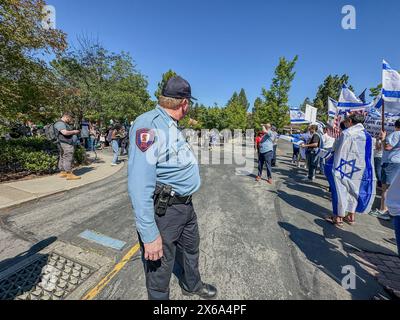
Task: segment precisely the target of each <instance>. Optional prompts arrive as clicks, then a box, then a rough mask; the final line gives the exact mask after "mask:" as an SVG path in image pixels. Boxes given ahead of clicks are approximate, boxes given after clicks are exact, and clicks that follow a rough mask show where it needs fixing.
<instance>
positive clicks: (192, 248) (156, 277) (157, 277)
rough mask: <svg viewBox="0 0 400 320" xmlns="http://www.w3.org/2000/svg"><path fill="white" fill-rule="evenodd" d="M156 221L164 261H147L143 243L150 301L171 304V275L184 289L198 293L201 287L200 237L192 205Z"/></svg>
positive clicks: (176, 208)
mask: <svg viewBox="0 0 400 320" xmlns="http://www.w3.org/2000/svg"><path fill="white" fill-rule="evenodd" d="M155 217H156V223H157V227H158V229H159V231H160V234H161V238H162V241H163V251H164V257H163V258H162V259H161V260H159V261H155V262H154V261H145V260H144V248H143V243H142V241H141V240H140V244H141V246H142V259H143V263H144V269H145V275H146V287H147V292H148V296H149V300H169V291H170V289H169V284H170V280H171V275H172V272H174V274H175V275H176V276H177V277H178V279H179V283H180V285H181V286H182V287H183V289H185V290H186V291H189V292H195V291H198V290H199V289H201V286H202V282H201V277H200V272H199V245H200V236H199V228H198V224H197V215H196V213H195V211H194V208H193V204H192V203H190V204H188V205H185V204H180V205H173V206H171V207H169V208H168V210H167V213H166V214H165V216H163V217H159V216H157V215H156V216H155ZM139 238H140V237H139Z"/></svg>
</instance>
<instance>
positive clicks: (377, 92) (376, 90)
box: [369, 84, 382, 98]
mask: <svg viewBox="0 0 400 320" xmlns="http://www.w3.org/2000/svg"><path fill="white" fill-rule="evenodd" d="M369 91H371V94H370V95H369V96H370V97H373V98H376V97H377V96H379V95H380V93H381V91H382V84H380V85H378V86H377V87H375V88H371V89H369Z"/></svg>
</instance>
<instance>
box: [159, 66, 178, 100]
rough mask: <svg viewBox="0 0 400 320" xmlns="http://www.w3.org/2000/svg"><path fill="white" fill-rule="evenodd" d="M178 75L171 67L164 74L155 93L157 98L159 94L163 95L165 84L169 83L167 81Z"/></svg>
mask: <svg viewBox="0 0 400 320" xmlns="http://www.w3.org/2000/svg"><path fill="white" fill-rule="evenodd" d="M176 76H178V74H177V73H176V72H175V71H173V70H171V69H170V70H168V71H167V72H165V73H164V74H163V75H162V80H161V82H159V83H158V88H157V91H156V92H155V93H154V95H155V96H156V98H157V100H158V98H159V96H160V95H161V92H162V89H163V88H164V85H165V84H166V83H167V81H168V80H169V79H171V78H172V77H176Z"/></svg>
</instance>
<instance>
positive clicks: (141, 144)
mask: <svg viewBox="0 0 400 320" xmlns="http://www.w3.org/2000/svg"><path fill="white" fill-rule="evenodd" d="M154 142H155V134H154V131H153V130H151V129H139V130H137V131H136V145H137V147H138V148H139V149H140V151H142V152H146V151H147V150H149V148H150V147H151V146H152V145H153V144H154Z"/></svg>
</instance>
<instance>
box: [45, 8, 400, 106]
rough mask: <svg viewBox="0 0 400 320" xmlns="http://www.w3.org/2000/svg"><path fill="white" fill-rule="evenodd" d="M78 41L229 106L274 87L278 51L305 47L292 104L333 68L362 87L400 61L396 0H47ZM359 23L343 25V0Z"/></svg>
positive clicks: (152, 85) (152, 82)
mask: <svg viewBox="0 0 400 320" xmlns="http://www.w3.org/2000/svg"><path fill="white" fill-rule="evenodd" d="M47 2H48V4H51V5H54V6H55V7H56V11H57V27H58V28H61V29H62V30H64V31H65V32H66V33H67V34H68V40H69V42H70V43H74V42H75V41H76V38H77V36H78V35H82V34H85V35H89V36H92V37H95V38H98V39H99V40H100V42H101V43H102V44H103V45H104V46H105V47H106V48H107V49H109V50H110V51H114V52H119V51H127V52H130V53H131V55H132V56H133V58H134V60H135V62H136V64H137V68H138V70H140V71H141V72H142V73H143V74H144V75H146V76H147V78H148V81H149V91H150V93H151V94H153V93H154V91H155V89H156V86H157V83H158V82H159V81H160V78H161V74H162V73H163V72H165V71H167V70H168V69H170V68H171V69H173V70H175V71H176V72H177V73H179V74H181V75H182V76H183V77H185V78H186V79H187V80H189V82H190V83H191V85H192V91H193V95H194V96H195V97H197V98H198V99H199V101H200V102H202V103H204V104H206V105H212V104H213V103H214V102H216V103H218V104H219V105H224V104H225V103H226V102H227V101H228V99H229V98H230V97H231V95H232V93H233V92H234V91H235V90H236V91H239V90H240V88H242V87H243V88H244V89H245V90H246V93H247V95H248V98H249V100H250V102H251V103H253V101H254V100H255V98H256V97H258V96H259V95H260V94H261V88H262V87H266V88H269V86H270V83H271V79H272V77H273V72H274V69H275V67H276V65H277V63H278V60H279V57H281V56H285V57H287V58H290V59H291V58H293V57H294V56H295V55H296V54H298V55H299V62H298V64H297V66H296V72H297V75H296V79H295V80H294V82H293V86H292V90H291V92H290V104H291V105H292V106H296V105H299V104H300V103H302V102H303V100H304V98H305V97H307V96H308V97H310V98H314V96H315V93H316V91H317V88H318V86H319V85H320V84H321V83H322V81H323V80H324V79H325V77H326V76H327V75H329V74H342V73H347V74H349V76H350V84H352V85H353V86H354V87H355V89H356V91H357V92H356V93H361V91H362V90H363V89H364V88H370V87H372V86H375V85H376V84H377V83H379V82H380V81H381V61H382V59H383V58H385V59H386V60H387V61H388V62H389V63H391V65H392V67H394V68H396V69H400V42H399V40H398V39H399V35H398V32H399V21H400V1H398V0H380V1H377V0H362V1H361V0H347V1H341V0H278V1H276V0H246V1H245V0H113V1H111V0H109V1H106V0H47ZM347 4H351V5H353V6H354V7H355V8H356V10H357V29H356V30H344V29H342V27H341V21H342V18H343V15H342V13H341V11H342V7H343V6H344V5H347Z"/></svg>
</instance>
